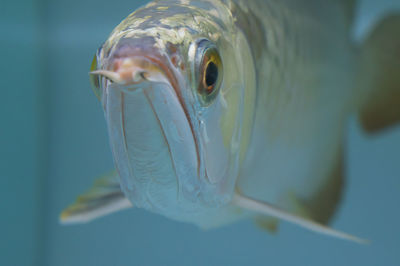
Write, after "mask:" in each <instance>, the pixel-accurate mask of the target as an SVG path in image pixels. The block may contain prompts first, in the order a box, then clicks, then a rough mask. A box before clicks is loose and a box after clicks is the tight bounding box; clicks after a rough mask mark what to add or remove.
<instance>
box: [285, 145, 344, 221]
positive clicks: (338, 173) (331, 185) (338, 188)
mask: <svg viewBox="0 0 400 266" xmlns="http://www.w3.org/2000/svg"><path fill="white" fill-rule="evenodd" d="M343 162H344V160H343V152H340V153H339V156H338V160H337V163H336V164H335V167H334V168H333V169H332V172H331V175H330V177H329V178H328V179H327V180H326V183H325V184H324V185H323V186H322V187H321V188H320V189H319V190H318V191H317V192H316V193H315V194H314V195H313V196H311V197H310V198H308V199H302V198H298V197H296V195H294V194H292V195H291V197H290V198H291V199H292V202H293V205H294V208H295V209H296V210H297V213H298V214H299V215H301V216H303V217H306V218H309V219H312V220H314V221H317V222H319V223H322V224H327V223H329V221H330V220H331V219H332V217H333V215H334V214H335V212H336V209H337V207H338V205H339V203H340V199H341V196H342V192H343V187H344V175H343V169H344V167H343V165H344V163H343Z"/></svg>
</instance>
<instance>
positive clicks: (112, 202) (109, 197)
mask: <svg viewBox="0 0 400 266" xmlns="http://www.w3.org/2000/svg"><path fill="white" fill-rule="evenodd" d="M130 207H132V204H131V202H130V201H129V200H128V199H127V198H125V196H124V194H123V193H122V191H121V188H120V184H119V176H118V174H117V173H116V172H113V173H111V174H109V175H107V176H105V177H102V178H100V179H98V180H97V181H96V182H95V183H94V185H93V187H92V188H91V189H90V190H89V191H88V192H86V193H85V194H83V195H81V196H79V197H78V198H77V200H76V202H75V203H73V204H72V205H70V206H69V207H67V208H66V209H65V210H64V211H63V212H62V213H61V215H60V222H61V223H62V224H75V223H86V222H89V221H91V220H93V219H96V218H99V217H102V216H105V215H107V214H110V213H113V212H116V211H119V210H123V209H126V208H130Z"/></svg>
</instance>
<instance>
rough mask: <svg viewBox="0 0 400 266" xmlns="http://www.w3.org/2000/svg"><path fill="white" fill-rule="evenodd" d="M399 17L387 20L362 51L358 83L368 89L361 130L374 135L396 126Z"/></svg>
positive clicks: (398, 115)
mask: <svg viewBox="0 0 400 266" xmlns="http://www.w3.org/2000/svg"><path fill="white" fill-rule="evenodd" d="M399 62H400V14H396V15H390V16H387V17H386V18H385V19H384V20H382V21H381V22H380V23H379V24H378V25H377V26H376V27H375V29H374V30H373V31H372V33H371V34H370V36H369V37H368V39H367V40H366V42H365V44H364V47H363V50H362V70H361V73H360V75H359V80H360V83H361V86H362V87H369V91H370V94H369V95H368V96H367V98H366V101H365V103H364V104H363V107H362V109H361V114H360V119H361V123H362V125H363V127H364V129H365V130H366V131H368V132H376V131H378V130H381V129H384V128H386V127H389V126H392V125H394V124H395V123H398V122H400V63H399Z"/></svg>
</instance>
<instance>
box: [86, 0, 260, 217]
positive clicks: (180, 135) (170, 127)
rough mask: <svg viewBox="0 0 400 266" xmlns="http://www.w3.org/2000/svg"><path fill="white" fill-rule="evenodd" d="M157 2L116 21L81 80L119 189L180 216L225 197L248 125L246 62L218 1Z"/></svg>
mask: <svg viewBox="0 0 400 266" xmlns="http://www.w3.org/2000/svg"><path fill="white" fill-rule="evenodd" d="M166 2H175V1H166ZM179 2H182V1H179ZM164 3H165V2H162V3H157V4H154V3H151V4H149V5H148V6H146V7H144V8H142V9H139V10H138V11H136V12H134V13H133V14H131V15H130V16H128V17H127V18H126V19H125V20H124V21H123V22H121V24H120V25H119V26H118V27H117V28H116V29H115V30H114V31H113V32H112V33H111V35H110V37H109V39H108V40H107V41H106V42H105V43H104V44H103V46H102V47H100V48H99V50H98V52H97V54H96V56H95V59H94V61H93V64H92V72H91V73H92V75H91V80H92V84H93V88H94V90H95V93H96V95H97V96H98V97H99V99H100V100H101V102H102V105H103V109H104V112H105V118H106V121H107V126H108V131H109V137H110V142H111V147H112V151H113V158H114V162H115V165H116V168H117V170H118V173H119V176H120V179H121V180H120V181H121V188H122V190H123V192H124V194H125V195H126V196H127V197H128V198H129V200H130V201H131V202H132V203H133V205H134V206H137V207H142V208H145V209H147V210H149V211H152V212H156V213H159V214H162V215H165V216H167V217H170V218H173V219H176V220H190V219H195V218H194V217H196V216H198V215H199V214H201V213H206V212H208V211H210V210H211V209H214V210H215V208H219V207H221V206H225V205H227V204H229V203H230V201H231V199H232V196H233V194H234V190H235V182H236V180H237V178H238V175H239V172H240V165H241V161H242V160H243V157H244V156H245V153H246V149H247V144H248V142H249V138H250V133H251V127H252V121H253V109H254V98H255V97H254V95H255V88H254V87H255V86H254V84H255V78H254V69H253V66H252V64H251V62H249V60H251V57H250V51H249V48H248V47H247V46H245V45H243V41H242V40H241V39H238V37H237V36H239V35H240V33H238V32H235V31H234V29H233V23H234V22H233V20H232V18H231V15H229V12H228V11H227V10H223V11H217V10H214V9H211V11H210V9H209V8H208V7H204V6H201V7H199V6H196V5H194V4H193V3H192V4H191V5H190V6H189V5H184V4H173V3H170V4H169V5H168V6H165V4H164ZM196 3H198V4H199V5H200V4H201V5H204V2H202V1H201V2H200V1H199V2H196ZM210 5H211V4H210ZM212 10H214V12H213V11H212ZM218 12H220V13H223V17H226V18H225V19H224V20H221V16H218V17H216V16H215V14H219V13H218ZM224 12H225V13H224ZM213 14H214V15H213ZM225 20H226V21H225ZM227 21H228V22H227Z"/></svg>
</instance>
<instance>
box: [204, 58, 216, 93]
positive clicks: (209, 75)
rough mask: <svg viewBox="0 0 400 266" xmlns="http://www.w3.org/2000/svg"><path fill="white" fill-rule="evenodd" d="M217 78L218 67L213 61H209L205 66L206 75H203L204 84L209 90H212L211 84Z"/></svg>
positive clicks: (212, 84) (213, 83)
mask: <svg viewBox="0 0 400 266" xmlns="http://www.w3.org/2000/svg"><path fill="white" fill-rule="evenodd" d="M217 79H218V67H217V65H215V64H214V62H210V63H209V64H208V65H207V68H206V77H205V83H206V84H205V85H206V87H207V88H208V89H209V90H212V89H213V88H212V87H213V86H214V85H215V83H216V82H217Z"/></svg>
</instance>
